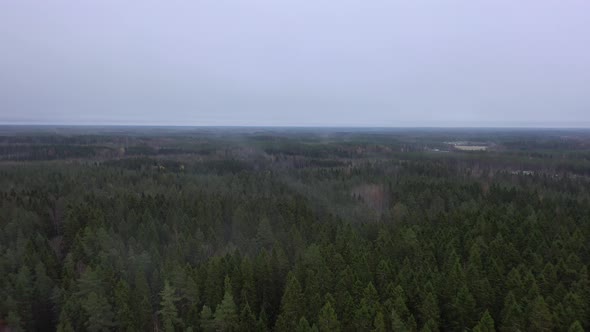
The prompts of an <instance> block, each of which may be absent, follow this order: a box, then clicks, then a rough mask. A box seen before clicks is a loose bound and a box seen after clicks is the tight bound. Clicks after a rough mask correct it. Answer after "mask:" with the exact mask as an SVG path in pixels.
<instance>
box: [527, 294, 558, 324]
mask: <svg viewBox="0 0 590 332" xmlns="http://www.w3.org/2000/svg"><path fill="white" fill-rule="evenodd" d="M531 306H532V307H531V309H530V310H529V312H530V314H529V331H551V330H552V329H553V317H552V315H551V311H549V307H548V306H547V303H545V300H544V299H543V297H542V296H538V297H537V298H536V299H535V300H534V301H533V302H532V303H531Z"/></svg>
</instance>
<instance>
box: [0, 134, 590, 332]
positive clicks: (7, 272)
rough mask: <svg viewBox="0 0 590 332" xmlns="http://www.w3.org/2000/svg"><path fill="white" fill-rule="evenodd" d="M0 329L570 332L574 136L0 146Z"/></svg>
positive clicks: (582, 282)
mask: <svg viewBox="0 0 590 332" xmlns="http://www.w3.org/2000/svg"><path fill="white" fill-rule="evenodd" d="M0 223H1V227H0V301H1V302H0V319H1V321H0V329H2V328H4V327H6V328H10V329H12V330H14V331H20V330H23V331H54V330H58V331H84V330H87V331H105V330H117V331H147V330H164V331H462V330H473V331H496V330H498V331H519V330H520V331H550V330H555V331H584V330H590V277H589V272H588V268H589V267H590V247H589V246H590V242H589V241H588V239H590V131H585V130H565V129H563V130H550V129H546V130H533V129H527V130H516V129H481V130H478V129H346V128H338V129H335V128H324V129H322V128H316V129H309V128H188V127H186V128H185V127H176V128H164V127H153V128H147V127H105V128H98V127H73V128H67V127H6V126H5V127H0Z"/></svg>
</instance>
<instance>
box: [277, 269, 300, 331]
mask: <svg viewBox="0 0 590 332" xmlns="http://www.w3.org/2000/svg"><path fill="white" fill-rule="evenodd" d="M303 310H304V301H303V293H302V291H301V285H300V284H299V281H298V280H297V278H296V277H295V275H293V274H290V275H289V277H288V281H287V285H286V286H285V292H284V294H283V298H282V300H281V311H280V312H281V313H280V315H279V317H278V319H277V322H276V326H275V329H276V330H277V331H292V330H294V329H295V326H296V324H298V323H299V320H300V318H301V317H302V316H303Z"/></svg>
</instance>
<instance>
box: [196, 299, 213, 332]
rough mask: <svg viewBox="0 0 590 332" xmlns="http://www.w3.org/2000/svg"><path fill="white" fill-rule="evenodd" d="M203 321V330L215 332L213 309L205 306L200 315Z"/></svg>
mask: <svg viewBox="0 0 590 332" xmlns="http://www.w3.org/2000/svg"><path fill="white" fill-rule="evenodd" d="M200 316H201V317H200V321H201V329H202V330H203V331H205V332H212V331H215V322H214V321H213V313H212V312H211V308H209V306H207V305H204V306H203V309H201V315H200Z"/></svg>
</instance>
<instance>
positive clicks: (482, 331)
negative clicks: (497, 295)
mask: <svg viewBox="0 0 590 332" xmlns="http://www.w3.org/2000/svg"><path fill="white" fill-rule="evenodd" d="M473 331H474V332H495V331H496V328H495V327H494V320H493V319H492V316H491V315H490V313H489V311H487V310H486V311H485V312H484V313H483V316H482V317H481V319H480V320H479V323H477V325H475V327H474V328H473Z"/></svg>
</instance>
